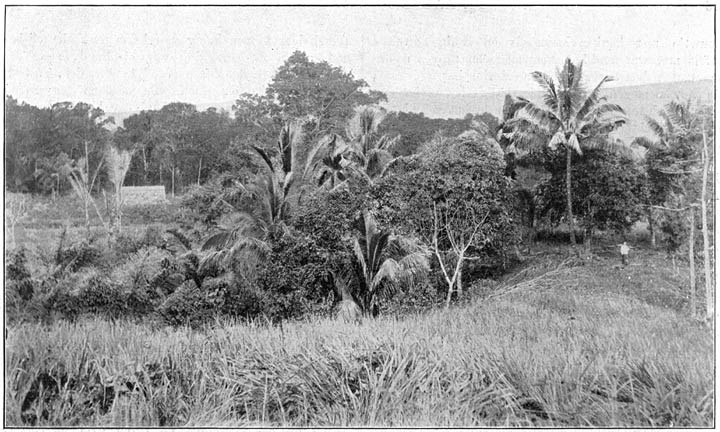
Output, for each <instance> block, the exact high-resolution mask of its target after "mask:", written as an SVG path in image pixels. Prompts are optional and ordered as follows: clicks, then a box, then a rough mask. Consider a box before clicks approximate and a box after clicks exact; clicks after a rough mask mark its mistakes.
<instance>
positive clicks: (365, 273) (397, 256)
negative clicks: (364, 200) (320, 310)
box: [353, 211, 429, 316]
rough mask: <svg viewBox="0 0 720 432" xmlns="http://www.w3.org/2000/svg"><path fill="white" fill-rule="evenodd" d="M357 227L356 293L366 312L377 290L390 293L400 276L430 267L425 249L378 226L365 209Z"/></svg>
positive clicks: (377, 293) (355, 248)
mask: <svg viewBox="0 0 720 432" xmlns="http://www.w3.org/2000/svg"><path fill="white" fill-rule="evenodd" d="M356 229H357V237H355V239H354V241H353V252H354V258H355V277H356V281H357V288H358V292H357V297H358V298H359V300H360V303H361V307H362V310H363V313H364V314H365V315H366V316H368V315H370V314H371V313H372V311H373V309H374V308H375V307H376V305H377V297H378V295H379V294H381V293H384V292H387V293H391V292H392V291H394V290H395V289H396V287H397V284H398V282H400V281H401V280H404V279H405V280H406V279H407V278H411V277H413V276H415V275H417V274H419V273H420V272H422V271H425V270H427V269H429V263H428V258H427V257H428V252H427V251H426V250H425V249H423V248H422V247H421V246H419V245H418V244H417V243H416V242H413V241H411V240H409V239H407V238H404V237H400V236H393V235H391V234H390V233H388V232H384V231H381V230H379V229H378V227H377V224H376V222H375V219H374V218H373V217H372V215H371V214H370V213H369V212H367V211H365V212H363V214H362V217H361V218H360V220H359V221H358V224H357V226H356Z"/></svg>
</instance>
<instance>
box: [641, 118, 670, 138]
mask: <svg viewBox="0 0 720 432" xmlns="http://www.w3.org/2000/svg"><path fill="white" fill-rule="evenodd" d="M645 123H646V124H647V125H648V127H649V128H650V130H652V131H653V133H654V134H655V135H657V137H658V138H660V139H661V140H664V139H665V136H666V134H665V128H663V127H662V125H660V123H658V122H657V120H655V119H653V118H651V117H645Z"/></svg>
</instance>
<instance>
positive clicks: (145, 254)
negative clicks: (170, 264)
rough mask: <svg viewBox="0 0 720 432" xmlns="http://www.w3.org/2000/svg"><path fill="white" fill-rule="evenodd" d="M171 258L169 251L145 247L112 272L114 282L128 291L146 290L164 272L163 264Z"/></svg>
mask: <svg viewBox="0 0 720 432" xmlns="http://www.w3.org/2000/svg"><path fill="white" fill-rule="evenodd" d="M169 257H170V254H169V253H168V252H167V251H164V250H162V249H158V248H156V247H154V246H150V247H144V248H142V249H140V250H138V251H137V252H135V253H132V254H130V256H129V257H128V259H127V260H126V261H125V262H124V263H123V264H121V265H120V266H118V267H116V268H115V270H113V272H112V276H111V277H112V280H113V281H115V282H116V283H117V284H119V285H120V286H121V287H124V288H127V289H140V290H146V289H148V287H149V284H150V281H154V280H155V279H156V278H157V276H158V274H160V273H161V272H162V271H163V263H164V262H165V260H167V259H168V258H169Z"/></svg>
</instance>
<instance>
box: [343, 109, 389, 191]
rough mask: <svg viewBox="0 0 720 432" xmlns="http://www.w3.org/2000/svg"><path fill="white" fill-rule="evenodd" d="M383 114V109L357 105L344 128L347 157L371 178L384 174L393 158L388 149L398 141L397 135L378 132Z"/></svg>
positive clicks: (384, 113) (383, 117)
mask: <svg viewBox="0 0 720 432" xmlns="http://www.w3.org/2000/svg"><path fill="white" fill-rule="evenodd" d="M385 115H386V112H385V110H384V109H382V108H379V107H376V106H360V107H357V108H356V110H355V115H354V116H353V117H352V118H351V119H350V122H349V124H348V127H347V130H346V134H347V137H348V139H349V143H348V146H349V149H348V151H347V152H346V154H347V156H348V159H350V160H351V161H353V162H354V163H355V164H356V165H357V166H358V167H359V168H360V169H361V171H362V172H364V173H365V174H366V175H367V177H368V178H369V179H371V180H372V179H375V178H377V177H379V176H382V175H383V174H384V172H385V169H386V168H387V167H388V166H389V164H390V162H392V160H393V156H392V153H391V152H390V151H391V149H392V147H393V146H394V145H395V144H396V143H397V141H398V140H397V137H396V138H389V137H388V136H387V135H379V134H378V128H379V127H380V124H381V123H382V121H383V120H384V119H385Z"/></svg>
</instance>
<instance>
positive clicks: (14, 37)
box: [5, 6, 715, 112]
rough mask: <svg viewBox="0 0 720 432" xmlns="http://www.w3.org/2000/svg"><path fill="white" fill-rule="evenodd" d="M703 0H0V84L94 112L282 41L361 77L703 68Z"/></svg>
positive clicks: (149, 99) (217, 81) (209, 87)
mask: <svg viewBox="0 0 720 432" xmlns="http://www.w3.org/2000/svg"><path fill="white" fill-rule="evenodd" d="M713 15H714V11H713V9H712V7H670V6H654V7H650V6H646V7H570V6H564V7H548V6H544V7H509V6H506V7H479V6H476V7H404V6H396V7H342V8H341V7H326V8H322V7H302V8H298V7H275V8H268V7H82V6H78V7H40V6H37V7H26V6H22V7H20V6H15V7H7V8H6V28H5V30H6V40H5V92H6V95H7V94H10V95H12V96H13V97H15V98H16V99H18V100H19V101H25V102H27V103H30V104H33V105H37V106H50V105H51V104H53V103H55V102H59V101H72V102H80V101H82V102H87V103H90V104H93V105H95V106H99V107H101V108H103V109H104V110H105V111H106V112H118V111H134V110H140V109H158V108H160V107H162V106H163V105H165V104H167V103H169V102H174V101H182V102H190V103H195V104H204V103H219V102H227V101H232V100H235V99H236V98H237V97H238V96H239V95H240V94H241V93H244V92H248V93H262V92H264V89H265V87H266V86H267V84H268V83H269V82H270V80H271V79H272V77H273V75H274V74H275V71H276V70H277V69H278V67H280V66H281V65H282V63H283V62H284V60H285V59H287V58H288V57H289V56H290V55H291V54H292V53H293V52H294V51H296V50H300V51H305V52H306V53H307V54H308V56H309V57H310V58H311V59H312V60H315V61H321V60H325V61H328V62H329V63H330V64H332V65H335V66H340V67H342V68H343V69H344V70H349V71H352V73H353V74H354V75H355V77H357V78H362V79H364V80H366V81H367V82H368V83H369V84H370V86H371V87H372V88H373V89H377V90H382V91H386V92H388V91H390V92H392V91H403V92H433V93H486V92H496V91H511V90H512V91H518V90H519V91H528V90H537V85H536V84H535V83H534V81H533V80H532V79H531V78H530V73H531V72H533V71H536V70H539V71H543V72H546V73H548V74H551V75H554V73H555V70H556V68H557V67H558V66H560V65H561V64H562V62H563V61H564V59H565V58H566V57H570V58H572V59H573V60H574V61H580V60H583V61H584V72H585V77H586V80H587V81H586V82H587V83H589V84H594V83H595V82H597V81H599V80H600V79H601V78H602V77H603V76H604V75H612V76H614V77H615V78H616V79H617V81H615V82H614V83H611V85H615V86H625V85H637V84H649V83H656V82H669V81H680V80H697V79H712V78H714V58H713V55H714V52H715V48H714V40H715V39H714V16H713Z"/></svg>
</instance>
